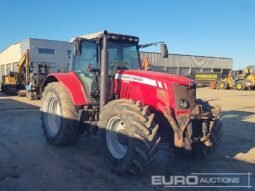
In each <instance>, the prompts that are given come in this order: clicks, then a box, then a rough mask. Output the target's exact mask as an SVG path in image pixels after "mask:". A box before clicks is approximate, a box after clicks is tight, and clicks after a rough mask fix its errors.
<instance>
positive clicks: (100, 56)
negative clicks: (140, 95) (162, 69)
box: [69, 31, 168, 103]
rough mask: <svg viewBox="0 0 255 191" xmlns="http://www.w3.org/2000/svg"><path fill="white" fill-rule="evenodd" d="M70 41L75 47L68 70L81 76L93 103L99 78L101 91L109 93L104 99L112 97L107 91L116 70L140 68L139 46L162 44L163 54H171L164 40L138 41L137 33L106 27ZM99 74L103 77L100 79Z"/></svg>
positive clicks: (111, 90) (97, 90)
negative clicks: (108, 29) (154, 41)
mask: <svg viewBox="0 0 255 191" xmlns="http://www.w3.org/2000/svg"><path fill="white" fill-rule="evenodd" d="M71 43H72V44H73V50H72V54H71V57H70V65H69V71H72V72H75V74H76V75H77V76H78V78H79V79H80V80H81V82H82V83H83V86H84V89H85V91H86V96H87V97H88V99H89V101H90V102H91V103H92V102H93V101H96V100H97V99H99V97H100V95H99V92H100V91H99V89H101V88H100V83H99V82H100V81H101V84H102V86H103V87H102V88H103V91H102V89H101V92H105V93H106V96H101V97H107V98H105V99H107V100H109V99H111V98H112V94H111V93H108V92H113V88H114V87H113V83H112V82H113V80H114V75H115V73H116V71H117V70H140V69H141V60H140V56H139V49H140V48H146V47H148V46H151V45H157V44H160V48H161V51H162V52H163V54H162V56H163V57H164V58H165V57H167V56H168V52H167V47H166V45H165V43H164V42H156V43H149V44H144V45H138V43H139V38H138V37H135V36H129V35H122V34H114V33H108V32H106V31H104V32H98V33H94V34H88V35H83V36H78V37H75V38H72V39H71ZM100 76H101V78H104V80H100ZM102 82H103V83H102ZM107 82H108V83H107ZM106 87H107V88H106ZM105 88H106V89H105ZM104 89H105V90H104ZM108 89H109V91H107V92H106V90H108ZM107 94H108V95H107Z"/></svg>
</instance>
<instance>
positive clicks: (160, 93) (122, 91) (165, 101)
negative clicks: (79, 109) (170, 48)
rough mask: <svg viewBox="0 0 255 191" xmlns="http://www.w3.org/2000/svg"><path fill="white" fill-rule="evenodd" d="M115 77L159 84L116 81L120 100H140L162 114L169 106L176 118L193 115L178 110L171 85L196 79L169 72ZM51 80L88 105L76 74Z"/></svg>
mask: <svg viewBox="0 0 255 191" xmlns="http://www.w3.org/2000/svg"><path fill="white" fill-rule="evenodd" d="M116 75H131V76H136V77H138V78H146V79H149V80H152V81H156V86H155V84H154V85H149V84H145V83H143V82H136V81H132V80H123V79H115V80H114V93H115V94H116V95H117V96H118V98H122V99H132V100H135V101H139V100H140V101H141V102H142V103H143V104H146V105H150V106H151V107H152V108H154V109H155V110H159V111H161V112H165V111H166V106H168V107H169V108H171V109H173V111H175V115H179V114H186V113H190V110H177V109H175V104H174V94H173V89H172V84H173V83H177V84H181V85H186V86H189V85H190V83H194V81H193V80H191V79H188V78H185V77H182V76H174V75H170V74H166V73H160V72H151V71H139V70H124V71H117V72H116ZM50 77H54V78H56V79H57V81H58V82H60V83H61V84H62V85H63V86H65V88H66V89H67V91H68V92H69V93H70V95H71V97H72V99H73V103H74V104H75V105H87V104H88V99H87V98H86V94H85V91H84V87H83V84H82V82H81V81H80V79H79V78H78V77H77V76H76V75H75V73H74V72H68V73H53V74H50V75H49V76H48V78H50ZM46 82H47V80H46ZM158 83H161V86H159V84H158ZM45 85H47V84H45Z"/></svg>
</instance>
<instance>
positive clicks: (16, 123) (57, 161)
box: [0, 88, 255, 191]
mask: <svg viewBox="0 0 255 191" xmlns="http://www.w3.org/2000/svg"><path fill="white" fill-rule="evenodd" d="M197 97H198V98H202V99H206V100H208V101H209V102H210V103H211V104H213V105H216V104H217V105H221V107H222V115H221V117H222V121H223V123H224V136H223V138H222V143H221V145H220V146H219V148H218V150H217V151H216V152H215V153H214V154H212V155H210V156H208V157H206V158H204V159H185V158H180V157H176V156H175V155H174V154H173V153H172V152H170V151H167V150H165V149H164V150H161V151H160V152H159V154H158V156H157V160H156V162H155V163H154V165H153V166H151V167H149V168H148V169H147V170H146V171H145V172H144V173H142V174H140V175H137V176H130V177H119V176H116V175H114V174H112V173H111V172H110V171H109V170H108V168H107V167H106V166H105V164H104V161H103V159H102V157H101V156H100V150H99V147H98V142H97V139H96V138H82V139H80V141H78V142H77V144H75V145H73V146H67V147H53V146H50V145H47V144H46V142H45V138H44V136H43V132H42V129H41V122H40V112H39V107H40V104H41V102H40V101H28V100H26V98H20V97H6V96H4V95H1V94H0V191H23V190H24V191H30V190H31V191H37V190H47V191H51V190H52V191H58V190H61V191H65V190H68V191H69V190H129V191H131V190H170V188H163V187H155V186H152V185H151V176H152V175H187V174H190V173H248V172H251V173H255V91H235V90H225V91H221V90H209V89H208V88H200V89H198V91H197ZM241 180H246V177H245V176H243V177H242V178H241ZM250 182H251V185H252V186H253V188H250V190H255V188H254V186H255V177H254V175H253V176H251V179H250ZM171 190H208V188H171ZM213 190H248V189H247V188H231V189H230V188H215V189H213Z"/></svg>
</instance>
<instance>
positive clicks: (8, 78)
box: [1, 72, 17, 94]
mask: <svg viewBox="0 0 255 191" xmlns="http://www.w3.org/2000/svg"><path fill="white" fill-rule="evenodd" d="M1 91H2V92H6V93H8V94H16V92H17V88H16V74H15V73H14V72H10V74H9V75H3V76H2V83H1Z"/></svg>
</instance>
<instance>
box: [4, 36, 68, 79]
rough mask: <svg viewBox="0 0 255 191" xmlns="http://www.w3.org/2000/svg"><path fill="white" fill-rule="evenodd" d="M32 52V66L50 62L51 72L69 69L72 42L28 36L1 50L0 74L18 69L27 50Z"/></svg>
mask: <svg viewBox="0 0 255 191" xmlns="http://www.w3.org/2000/svg"><path fill="white" fill-rule="evenodd" d="M27 49H28V50H29V52H30V66H31V67H33V66H34V65H35V64H39V63H41V64H49V65H50V72H56V71H61V72H65V71H67V70H68V62H69V55H70V53H71V44H70V43H69V42H65V41H56V40H46V39H36V38H28V39H26V40H23V41H21V42H19V43H17V44H13V45H11V46H9V47H8V48H6V49H5V50H3V51H2V52H0V76H1V75H7V74H9V72H10V71H14V72H16V71H17V63H18V62H19V60H20V59H21V57H22V55H23V54H24V53H25V52H26V50H27Z"/></svg>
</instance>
